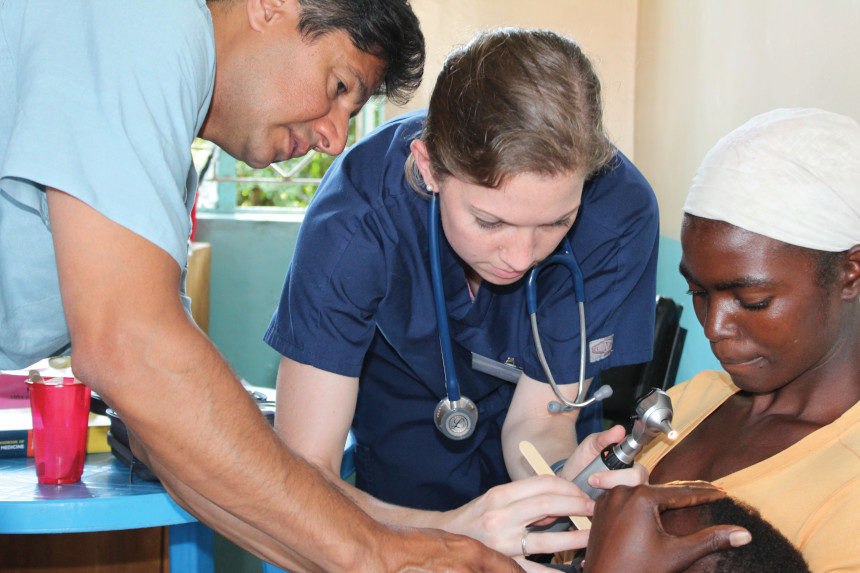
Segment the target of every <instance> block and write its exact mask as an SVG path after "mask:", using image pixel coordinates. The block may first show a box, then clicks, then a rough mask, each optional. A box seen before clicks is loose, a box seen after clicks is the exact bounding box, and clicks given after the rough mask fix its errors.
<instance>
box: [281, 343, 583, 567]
mask: <svg viewBox="0 0 860 573" xmlns="http://www.w3.org/2000/svg"><path fill="white" fill-rule="evenodd" d="M358 384H359V382H358V380H357V379H356V378H351V377H347V376H341V375H338V374H334V373H331V372H326V371H324V370H320V369H319V368H315V367H313V366H309V365H306V364H300V363H298V362H296V361H294V360H291V359H289V358H282V359H281V366H280V368H279V370H278V391H277V401H278V406H277V409H276V414H275V428H276V429H277V431H278V434H280V435H281V436H282V437H283V439H284V441H285V442H286V443H287V445H288V446H289V447H290V448H292V449H293V450H294V451H296V452H297V453H298V454H299V455H301V456H303V457H304V458H305V459H307V460H308V461H309V462H310V463H312V464H315V465H318V466H319V468H320V470H321V471H322V472H323V473H324V474H325V475H326V477H327V478H328V479H330V480H331V481H332V482H333V483H335V484H337V487H338V488H340V489H341V490H342V491H343V492H344V493H345V494H346V495H348V496H349V497H350V498H351V499H352V500H353V501H355V503H357V504H358V505H359V506H360V507H361V508H362V509H364V510H365V511H366V512H367V513H369V514H370V515H371V516H373V517H374V518H375V519H378V520H380V521H382V522H385V523H390V524H394V525H398V526H408V527H434V528H439V529H444V530H446V531H451V532H454V533H461V534H465V535H469V536H471V537H475V538H476V539H479V540H481V541H482V542H484V543H486V544H487V545H489V546H490V547H492V548H493V549H496V550H497V551H501V552H502V553H506V554H508V555H519V554H520V553H521V552H522V545H521V542H520V541H521V537H522V533H523V530H524V528H525V526H526V525H528V524H530V523H532V522H534V521H537V520H540V519H542V518H544V517H546V516H547V515H548V514H550V513H551V515H554V516H560V515H570V514H572V513H576V514H583V513H587V514H590V513H591V507H592V504H591V501H590V500H588V499H587V498H584V497H583V496H582V495H581V493H580V492H579V488H577V487H576V486H574V485H573V484H571V483H569V482H566V481H565V480H561V479H557V478H553V477H549V478H547V477H534V478H532V479H529V480H523V481H520V482H518V483H511V484H505V485H501V486H497V487H495V488H492V489H491V490H489V491H488V492H487V493H486V494H484V495H482V496H481V497H479V498H477V499H475V500H473V501H472V502H470V503H468V504H466V505H464V506H462V507H459V508H456V509H453V510H450V511H446V512H439V511H425V510H419V509H412V508H408V507H402V506H397V505H393V504H390V503H385V502H383V501H380V500H378V499H376V498H375V497H373V496H371V495H370V494H368V493H365V492H363V491H361V490H359V489H357V488H355V487H353V486H351V485H350V484H348V483H346V482H344V481H342V480H340V477H339V476H340V463H341V458H342V457H343V445H344V442H345V441H346V436H347V432H348V431H349V426H350V424H351V422H352V418H353V415H354V412H355V404H356V398H357V396H358ZM427 423H428V424H431V423H432V422H431V421H430V420H429V419H428V420H427ZM533 538H534V539H531V538H530V543H532V545H531V546H530V547H531V548H532V549H530V551H532V552H535V553H537V552H543V553H549V552H553V551H557V550H559V549H558V548H560V547H567V548H570V547H576V546H581V544H582V543H583V542H584V537H583V536H581V535H579V533H578V532H571V533H561V534H557V535H556V534H553V536H533ZM536 544H540V547H538V545H536ZM538 549H540V551H539V550H538Z"/></svg>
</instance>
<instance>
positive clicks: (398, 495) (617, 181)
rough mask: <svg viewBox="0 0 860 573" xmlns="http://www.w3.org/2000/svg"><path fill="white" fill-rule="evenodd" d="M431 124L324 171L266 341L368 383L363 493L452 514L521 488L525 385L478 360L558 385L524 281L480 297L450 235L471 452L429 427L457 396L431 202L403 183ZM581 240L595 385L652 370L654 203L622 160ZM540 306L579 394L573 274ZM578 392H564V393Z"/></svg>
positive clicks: (593, 195) (362, 395)
mask: <svg viewBox="0 0 860 573" xmlns="http://www.w3.org/2000/svg"><path fill="white" fill-rule="evenodd" d="M424 116H425V112H423V111H420V112H414V113H411V114H407V115H405V116H401V117H400V118H397V119H395V120H393V121H391V122H389V123H387V124H385V125H383V126H382V127H380V128H379V129H377V130H376V131H375V132H373V133H372V134H370V135H369V136H367V137H365V138H364V139H362V140H361V142H359V143H358V144H357V145H355V146H354V147H352V148H351V149H350V150H349V151H348V152H347V153H345V154H343V155H342V156H341V157H339V158H338V159H337V160H336V161H335V163H334V164H333V165H332V166H331V168H330V169H329V170H328V172H327V173H326V176H325V178H324V179H323V182H322V184H321V185H320V187H319V189H318V191H317V192H316V195H315V196H314V198H313V201H312V202H311V205H310V206H309V207H308V210H307V213H306V215H305V219H304V222H303V223H302V226H301V230H300V232H299V237H298V243H297V246H296V250H295V255H294V257H293V259H292V262H291V263H290V268H289V271H288V273H287V277H286V283H285V285H284V289H283V293H282V295H281V300H280V303H279V306H278V308H277V309H276V311H275V314H274V316H273V318H272V321H271V323H270V325H269V328H268V330H267V332H266V334H265V338H264V339H265V341H266V342H267V343H268V344H269V345H271V346H272V347H273V348H274V349H275V350H277V351H278V352H280V353H281V354H282V355H284V356H286V357H288V358H291V359H293V360H296V361H297V362H300V363H303V364H309V365H312V366H315V367H316V368H320V369H322V370H325V371H329V372H334V373H337V374H342V375H345V376H352V377H355V376H357V377H359V390H358V402H357V405H356V411H355V418H354V420H353V431H354V433H355V438H356V443H357V446H356V470H357V471H356V485H357V486H358V487H359V488H360V489H362V490H364V491H366V492H368V493H370V494H371V495H373V496H374V497H376V498H379V499H381V500H383V501H386V502H390V503H395V504H398V505H404V506H409V507H416V508H421V509H433V510H448V509H452V508H454V507H458V506H460V505H462V504H464V503H466V502H468V501H470V500H471V499H474V498H475V497H477V496H479V495H481V494H482V493H484V492H485V491H486V490H487V489H489V488H491V487H493V486H495V485H498V484H502V483H506V482H508V481H510V478H509V477H508V474H507V471H506V469H505V464H504V459H503V455H502V445H501V430H502V424H503V423H504V420H505V415H506V413H507V409H508V406H509V405H510V402H511V397H512V396H513V393H514V389H515V386H514V385H513V384H511V383H509V382H504V381H501V380H499V379H497V378H494V377H492V376H489V375H486V374H483V373H480V372H477V371H475V370H473V369H472V368H471V353H472V352H474V353H476V354H480V355H482V356H486V357H489V358H492V359H493V360H496V361H499V362H505V361H511V360H512V361H513V363H514V364H515V365H516V366H517V367H519V368H521V369H522V370H523V371H524V372H525V373H526V374H527V375H528V376H530V377H532V378H534V379H536V380H540V381H544V382H545V381H546V379H545V376H544V373H543V371H542V369H541V367H540V362H539V361H538V358H537V354H536V352H535V349H534V344H533V341H532V338H531V330H530V325H529V319H528V314H527V311H526V299H525V280H521V281H518V282H517V283H515V284H513V285H507V286H496V285H493V284H490V283H488V282H486V281H484V282H482V283H481V287H480V289H479V290H478V293H477V296H476V298H475V299H474V301H473V300H471V297H470V295H469V290H468V287H467V283H466V278H465V273H464V270H463V268H462V267H461V266H460V264H459V262H458V261H457V258H456V256H455V254H454V252H453V250H452V249H451V247H450V245H449V244H448V242H447V240H445V239H444V238H443V239H442V241H441V255H442V275H443V282H444V290H445V299H446V305H447V312H448V317H449V321H450V329H451V336H452V346H453V348H454V355H455V356H454V358H455V363H456V369H457V375H458V378H459V381H460V387H461V392H462V394H463V395H464V396H467V397H469V398H471V399H472V400H473V401H474V402H475V403H476V404H477V407H478V412H479V417H478V422H477V425H476V429H475V432H474V434H472V436H470V437H469V438H467V439H465V440H462V441H453V440H450V439H448V438H445V437H444V436H443V435H442V434H441V433H440V432H439V431H438V430H437V429H436V427H435V425H434V423H433V411H434V409H435V407H436V404H437V403H438V402H439V400H440V399H441V398H442V397H443V396H444V395H445V384H444V374H443V369H442V360H441V351H440V346H439V337H438V333H437V330H436V318H435V314H434V308H433V293H432V285H431V281H430V269H429V260H430V258H429V250H428V249H429V246H428V232H427V211H428V206H429V202H428V200H427V198H426V197H424V196H422V195H420V194H419V193H416V192H415V191H414V190H413V189H412V188H411V187H410V186H409V185H408V183H407V182H406V180H405V177H404V164H405V162H406V158H407V157H408V156H409V152H410V151H409V144H410V142H411V141H412V140H413V139H415V138H416V137H417V136H418V135H419V133H420V131H421V126H422V122H423V120H424ZM569 238H570V241H571V244H572V246H573V250H574V253H575V255H576V257H577V260H578V261H579V264H580V266H581V267H582V272H583V276H584V278H585V291H586V310H585V313H586V320H587V323H588V326H587V331H588V340H589V358H588V362H587V366H586V378H588V377H592V376H596V375H598V374H599V373H600V371H602V370H604V369H607V368H610V367H613V366H620V365H624V364H635V363H639V362H644V361H647V360H649V359H650V357H651V346H652V339H653V331H654V306H655V276H656V261H657V238H658V215H657V201H656V198H655V197H654V193H653V191H652V190H651V187H650V186H649V184H648V182H647V181H646V180H645V178H644V177H643V176H642V175H641V174H640V173H639V171H638V170H637V169H636V167H634V166H633V164H632V163H630V161H629V160H628V159H627V158H626V157H624V156H623V155H622V154H621V153H619V154H618V156H617V158H616V159H615V160H613V162H612V163H611V164H610V165H609V166H607V167H606V168H604V169H603V170H602V171H600V172H599V173H597V174H596V175H595V176H594V177H593V178H591V179H590V180H588V181H587V182H586V184H585V187H584V190H583V195H582V207H581V209H580V213H579V215H578V219H577V221H576V223H575V225H574V227H573V229H572V230H571V232H570V234H569ZM538 300H539V309H538V320H539V325H540V329H541V338H542V341H543V347H544V351H545V352H546V355H547V360H548V361H549V364H550V366H551V368H552V369H553V375H554V376H555V378H556V380H557V381H558V382H559V383H560V384H561V383H571V382H577V381H578V380H579V315H578V311H577V307H576V302H575V300H574V297H573V292H572V286H571V280H570V275H569V273H568V272H567V271H566V270H565V269H564V268H563V267H561V266H560V265H555V266H553V267H550V269H547V270H546V271H544V272H543V273H542V274H541V276H540V280H539V282H538ZM596 386H597V385H596V384H593V385H592V389H593V388H594V387H596ZM572 394H573V392H572V391H571V390H570V388H569V387H568V389H567V392H566V395H569V396H570V395H572ZM580 416H581V417H583V418H585V420H584V423H585V425H586V426H588V428H587V429H585V431H583V427H582V425H579V426H578V427H577V432H578V433H579V435H580V438H583V437H584V436H585V435H587V434H588V433H590V432H593V431H598V430H600V429H601V427H600V421H601V420H600V418H601V412H600V408H599V407H598V408H596V409H594V410H592V412H591V414H588V412H585V411H584V412H581V414H580ZM309 423H325V421H324V420H323V421H319V420H310V421H309ZM549 461H550V463H552V462H554V461H556V460H549Z"/></svg>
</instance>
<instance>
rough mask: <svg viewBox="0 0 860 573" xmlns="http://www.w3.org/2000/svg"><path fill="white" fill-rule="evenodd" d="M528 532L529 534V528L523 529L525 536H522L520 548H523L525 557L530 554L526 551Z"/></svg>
mask: <svg viewBox="0 0 860 573" xmlns="http://www.w3.org/2000/svg"><path fill="white" fill-rule="evenodd" d="M528 534H529V530H528V529H526V530H525V531H523V536H522V537H520V549H522V550H523V557H528V556H529V554H528V552H527V551H526V536H527V535H528Z"/></svg>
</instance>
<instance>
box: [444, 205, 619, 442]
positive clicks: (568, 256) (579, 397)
mask: <svg viewBox="0 0 860 573" xmlns="http://www.w3.org/2000/svg"><path fill="white" fill-rule="evenodd" d="M440 220H441V219H440V216H439V196H438V193H431V194H430V208H429V215H428V231H429V235H430V237H429V238H430V240H429V243H430V278H431V282H432V285H433V302H434V307H435V310H436V324H437V328H438V331H439V345H440V347H441V350H442V366H443V371H444V374H445V391H446V393H447V401H448V403H449V406H448V407H449V408H454V409H456V407H457V404H459V402H460V400H461V398H463V400H464V401H466V402H468V403H469V404H471V401H470V400H468V398H465V397H462V396H461V394H460V382H459V381H458V380H457V372H456V370H455V368H454V354H453V350H452V348H451V333H450V330H449V327H448V314H447V310H446V305H445V293H444V290H443V287H442V258H441V255H440V251H439V237H440V233H439V226H440V224H441V223H440ZM555 264H561V265H563V266H564V267H566V268H567V269H568V271H569V272H570V274H571V277H572V279H573V291H574V297H575V298H576V302H577V306H578V307H579V335H580V336H579V338H580V349H579V388H578V389H577V393H576V399H575V400H574V401H570V400H568V399H567V398H565V397H564V395H563V394H562V393H561V390H560V389H559V387H558V384H557V383H556V381H555V378H554V377H553V375H552V371H551V370H550V367H549V364H548V363H547V360H546V356H545V355H544V352H543V347H542V346H541V342H540V334H539V332H538V324H537V278H538V275H540V273H541V272H542V271H543V270H544V269H546V268H547V267H549V266H551V265H555ZM526 309H527V310H528V313H529V320H530V322H531V327H532V337H533V338H534V343H535V349H536V350H537V354H538V359H539V360H540V363H541V367H542V368H543V371H544V374H545V375H546V377H547V380H548V381H549V383H550V386H551V387H552V390H553V392H554V393H555V395H556V397H557V398H558V401H552V402H550V403H549V404H547V409H548V410H549V411H550V412H551V413H557V412H562V411H570V410H573V409H575V408H584V407H585V406H588V405H589V404H592V403H594V402H596V401H599V400H603V399H604V398H607V397H609V396H611V395H612V389H611V388H610V387H609V386H601V387H600V388H598V390H597V391H596V392H595V393H594V395H593V396H592V397H591V398H589V399H588V400H584V397H585V359H586V349H587V340H586V336H587V332H586V325H585V285H584V282H583V279H582V271H581V270H580V268H579V265H578V264H577V262H576V258H575V257H574V256H573V249H571V247H570V242H569V241H568V240H567V237H565V238H564V239H563V240H562V244H561V249H560V250H559V252H557V253H556V254H554V255H552V256H550V257H549V258H548V259H545V260H544V261H542V262H541V263H540V264H539V265H537V266H536V267H535V268H533V269H532V270H531V271H530V272H529V276H528V279H527V282H526ZM444 402H445V398H443V399H442V402H440V406H442V405H443V403H444ZM438 409H439V407H437V412H438ZM472 415H473V417H474V419H473V420H472V423H473V424H474V422H476V421H477V411H476V410H475V411H474V412H473V414H472ZM436 425H437V427H439V429H440V431H442V433H443V434H445V435H448V436H449V437H452V438H454V439H462V437H459V436H457V437H455V436H450V435H449V433H448V432H447V431H446V430H445V429H443V428H442V427H441V426H440V423H439V421H438V415H437V424H436ZM472 429H473V428H472ZM469 434H471V431H470V432H469Z"/></svg>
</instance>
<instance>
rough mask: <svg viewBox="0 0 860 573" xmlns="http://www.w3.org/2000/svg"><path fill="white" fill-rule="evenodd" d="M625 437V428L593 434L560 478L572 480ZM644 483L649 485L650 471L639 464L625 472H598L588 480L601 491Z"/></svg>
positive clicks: (582, 445) (585, 441)
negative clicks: (610, 446) (601, 453)
mask: <svg viewBox="0 0 860 573" xmlns="http://www.w3.org/2000/svg"><path fill="white" fill-rule="evenodd" d="M624 436H625V432H624V427H623V426H613V427H612V428H610V429H608V430H606V431H604V432H598V433H596V434H591V435H590V436H588V437H587V438H585V439H584V440H582V443H581V444H579V446H577V448H576V450H574V452H573V454H572V455H571V456H570V457H569V458H568V459H567V462H565V464H564V468H563V469H562V470H561V472H559V476H560V477H563V478H565V479H567V480H572V479H573V478H575V477H576V476H577V475H579V472H581V471H582V470H583V469H585V467H586V466H587V465H588V464H590V463H591V462H592V460H594V458H596V457H597V456H598V455H599V454H600V452H602V451H603V448H605V447H606V446H608V445H611V444H617V443H618V442H620V441H621V440H623V439H624ZM643 483H648V471H647V470H646V469H645V468H644V467H642V466H641V465H639V464H633V467H631V468H628V469H624V470H613V471H605V472H597V473H595V474H593V475H591V476H590V477H589V478H588V484H589V485H591V486H593V487H599V488H601V489H612V488H613V487H615V486H618V485H626V486H634V485H639V484H643Z"/></svg>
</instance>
